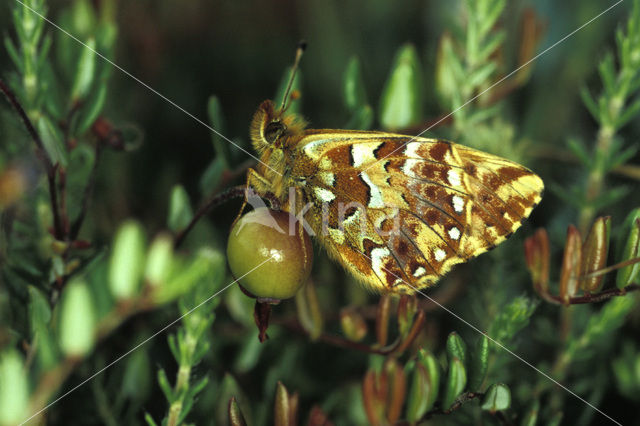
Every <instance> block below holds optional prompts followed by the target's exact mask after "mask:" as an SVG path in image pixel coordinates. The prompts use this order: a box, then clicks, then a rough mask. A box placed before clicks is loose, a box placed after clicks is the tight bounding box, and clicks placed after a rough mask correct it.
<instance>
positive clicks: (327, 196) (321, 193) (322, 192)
mask: <svg viewBox="0 0 640 426" xmlns="http://www.w3.org/2000/svg"><path fill="white" fill-rule="evenodd" d="M313 189H314V191H315V192H316V197H318V198H319V199H320V200H321V201H324V202H325V203H330V202H331V201H333V200H335V199H336V196H335V194H334V193H333V192H331V191H329V190H328V189H324V188H319V187H315V188H313Z"/></svg>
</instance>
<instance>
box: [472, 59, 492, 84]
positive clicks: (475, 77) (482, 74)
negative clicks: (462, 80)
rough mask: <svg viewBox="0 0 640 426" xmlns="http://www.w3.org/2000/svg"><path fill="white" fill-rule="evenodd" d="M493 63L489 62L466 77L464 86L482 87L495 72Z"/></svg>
mask: <svg viewBox="0 0 640 426" xmlns="http://www.w3.org/2000/svg"><path fill="white" fill-rule="evenodd" d="M496 68H497V65H496V63H495V62H489V63H487V64H484V65H482V66H481V67H479V68H478V69H476V70H474V71H473V72H472V73H471V74H470V75H469V77H468V79H467V82H466V84H468V85H469V86H470V87H479V86H481V85H483V84H484V83H485V82H486V81H487V80H488V79H489V77H490V76H491V74H493V72H494V71H495V70H496Z"/></svg>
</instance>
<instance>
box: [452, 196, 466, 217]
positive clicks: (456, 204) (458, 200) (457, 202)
mask: <svg viewBox="0 0 640 426" xmlns="http://www.w3.org/2000/svg"><path fill="white" fill-rule="evenodd" d="M451 203H452V204H453V210H455V212H456V213H462V212H463V211H464V200H463V199H462V197H461V196H459V195H454V196H453V197H452V198H451Z"/></svg>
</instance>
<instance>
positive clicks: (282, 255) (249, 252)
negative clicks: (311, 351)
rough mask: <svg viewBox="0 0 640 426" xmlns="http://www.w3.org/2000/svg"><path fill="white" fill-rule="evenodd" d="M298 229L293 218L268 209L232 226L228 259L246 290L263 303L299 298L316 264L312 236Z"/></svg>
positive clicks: (246, 217)
mask: <svg viewBox="0 0 640 426" xmlns="http://www.w3.org/2000/svg"><path fill="white" fill-rule="evenodd" d="M290 224H293V225H291V226H290ZM299 228H300V226H299V224H298V223H297V222H296V219H295V217H294V216H292V215H291V214H289V213H287V212H282V211H275V210H271V209H268V208H266V207H262V208H259V209H256V210H253V211H251V212H249V213H247V214H245V215H244V216H242V217H241V218H240V219H239V220H238V221H237V222H236V223H235V224H234V225H233V228H232V229H231V235H230V236H229V241H228V244H227V259H228V261H229V267H230V268H231V272H232V273H233V275H234V276H235V277H236V278H239V283H240V285H242V287H243V288H244V289H245V290H247V291H248V292H249V293H251V294H252V295H254V296H256V297H258V298H264V299H277V300H280V299H288V298H290V297H292V296H294V295H295V294H296V292H297V291H298V290H299V289H300V287H302V285H303V284H304V283H305V282H306V280H307V278H308V277H309V273H310V272H311V264H312V261H313V249H312V247H311V240H310V238H309V235H308V234H307V233H306V232H304V230H303V231H302V233H300V229H299ZM290 229H291V230H292V232H290Z"/></svg>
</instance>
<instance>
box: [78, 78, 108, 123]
mask: <svg viewBox="0 0 640 426" xmlns="http://www.w3.org/2000/svg"><path fill="white" fill-rule="evenodd" d="M107 93H108V92H107V84H106V83H102V84H100V85H99V86H98V88H97V89H96V91H95V93H93V94H92V95H91V97H90V98H89V100H88V102H87V103H85V104H84V105H83V106H82V108H81V109H80V112H79V113H78V121H77V132H78V134H83V133H84V132H86V131H87V130H89V128H90V127H91V126H92V125H93V123H94V122H95V121H96V119H97V118H98V116H99V115H100V113H101V112H102V109H103V108H104V104H105V102H106V101H107Z"/></svg>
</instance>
